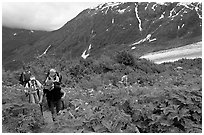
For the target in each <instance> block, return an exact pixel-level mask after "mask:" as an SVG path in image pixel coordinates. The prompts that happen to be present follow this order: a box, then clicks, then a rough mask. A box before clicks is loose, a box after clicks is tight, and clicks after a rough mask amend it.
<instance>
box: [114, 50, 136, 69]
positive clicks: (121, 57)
mask: <svg viewBox="0 0 204 135" xmlns="http://www.w3.org/2000/svg"><path fill="white" fill-rule="evenodd" d="M115 60H116V61H117V62H118V63H120V64H124V65H126V66H134V65H135V58H134V56H133V55H132V54H131V53H129V52H127V51H121V52H118V53H117V54H116V56H115Z"/></svg>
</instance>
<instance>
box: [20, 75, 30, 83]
mask: <svg viewBox="0 0 204 135" xmlns="http://www.w3.org/2000/svg"><path fill="white" fill-rule="evenodd" d="M30 76H31V73H27V72H23V73H21V76H20V78H19V81H20V84H21V85H25V84H26V83H27V82H29V80H30Z"/></svg>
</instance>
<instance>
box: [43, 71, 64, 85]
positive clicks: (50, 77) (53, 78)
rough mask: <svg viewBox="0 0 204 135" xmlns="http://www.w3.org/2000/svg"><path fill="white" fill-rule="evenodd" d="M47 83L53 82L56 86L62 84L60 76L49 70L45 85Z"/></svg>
mask: <svg viewBox="0 0 204 135" xmlns="http://www.w3.org/2000/svg"><path fill="white" fill-rule="evenodd" d="M47 81H52V82H55V84H56V85H57V84H58V85H60V84H61V83H62V82H61V81H62V76H61V75H60V74H59V73H58V72H57V71H56V70H55V69H50V71H49V72H48V73H47V76H46V79H45V83H47Z"/></svg>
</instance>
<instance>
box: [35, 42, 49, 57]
mask: <svg viewBox="0 0 204 135" xmlns="http://www.w3.org/2000/svg"><path fill="white" fill-rule="evenodd" d="M51 46H52V45H49V46H48V47H47V49H45V51H44V52H43V53H42V54H41V55H39V56H38V57H37V58H40V57H42V56H43V55H45V54H47V51H48V49H49V48H50V47H51Z"/></svg>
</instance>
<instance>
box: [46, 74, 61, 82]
mask: <svg viewBox="0 0 204 135" xmlns="http://www.w3.org/2000/svg"><path fill="white" fill-rule="evenodd" d="M56 74H57V76H58V77H59V83H60V84H61V83H62V75H61V74H60V73H59V72H56ZM49 75H50V72H48V73H47V75H46V79H47V78H48V77H49ZM46 79H45V80H46Z"/></svg>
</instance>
